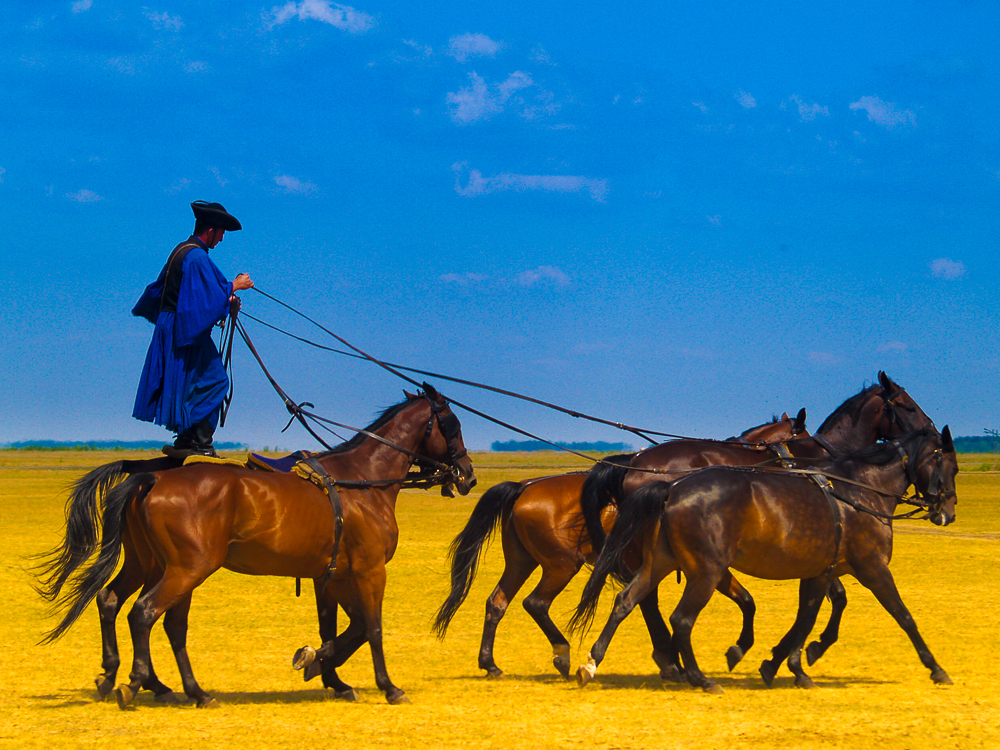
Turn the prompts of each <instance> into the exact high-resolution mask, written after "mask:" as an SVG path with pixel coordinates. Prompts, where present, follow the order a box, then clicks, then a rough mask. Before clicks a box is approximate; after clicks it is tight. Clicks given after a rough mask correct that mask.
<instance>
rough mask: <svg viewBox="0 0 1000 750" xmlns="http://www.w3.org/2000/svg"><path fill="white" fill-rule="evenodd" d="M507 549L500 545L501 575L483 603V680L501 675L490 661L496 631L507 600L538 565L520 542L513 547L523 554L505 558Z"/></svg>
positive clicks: (480, 655)
mask: <svg viewBox="0 0 1000 750" xmlns="http://www.w3.org/2000/svg"><path fill="white" fill-rule="evenodd" d="M505 541H506V540H505ZM510 546H513V545H507V544H505V545H504V569H503V574H502V575H501V576H500V581H499V582H498V583H497V585H496V588H494V589H493V593H491V594H490V595H489V598H487V600H486V618H485V620H484V621H483V639H482V642H481V643H480V645H479V668H480V669H485V670H486V674H487V676H488V677H493V678H496V677H500V676H501V675H503V670H501V669H500V667H498V666H497V665H496V662H495V661H494V660H493V642H494V640H496V636H497V627H498V626H499V625H500V620H502V619H503V616H504V614H505V613H506V612H507V607H509V606H510V601H511V599H513V598H514V596H515V595H516V594H517V592H518V591H520V589H521V587H522V586H523V585H524V582H525V581H527V580H528V576H530V575H531V574H532V573H533V572H534V570H535V568H537V567H538V563H537V562H535V560H534V559H533V558H532V557H531V556H530V555H528V552H527V550H524V547H523V546H522V545H521V544H520V542H518V543H517V545H516V546H517V547H520V548H521V550H522V551H523V554H517V553H511V554H508V547H510ZM529 613H530V610H529ZM543 630H544V629H543ZM550 640H551V639H550ZM567 645H568V644H567Z"/></svg>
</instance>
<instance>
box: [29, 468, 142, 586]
mask: <svg viewBox="0 0 1000 750" xmlns="http://www.w3.org/2000/svg"><path fill="white" fill-rule="evenodd" d="M127 474H128V471H127V470H126V468H125V461H114V462H112V463H110V464H105V465H104V466H98V467H97V468H96V469H93V470H91V471H89V472H87V473H86V474H84V475H83V476H82V477H81V478H80V479H78V480H76V481H75V482H74V483H73V485H72V487H71V489H70V494H69V498H67V500H66V538H65V539H64V540H63V543H62V544H60V545H59V546H57V547H56V548H55V549H53V550H51V551H50V552H47V553H43V554H42V555H40V556H39V559H40V560H41V562H40V564H39V566H38V568H36V576H37V578H38V579H39V582H40V583H39V585H37V586H36V587H35V590H36V591H38V593H39V594H40V595H41V596H42V597H43V598H44V599H47V600H48V601H50V602H51V601H55V599H56V597H58V596H59V592H60V591H61V590H62V587H63V584H65V583H66V580H67V579H68V578H69V577H70V576H71V575H72V574H73V573H74V572H75V571H76V569H77V568H79V567H80V565H82V564H83V563H84V561H86V560H87V558H89V557H90V556H91V555H93V554H94V551H95V550H96V549H97V545H98V543H99V541H100V540H99V539H98V535H97V532H98V528H99V525H98V520H99V518H100V501H101V499H102V498H104V497H106V496H107V494H108V492H109V491H110V490H111V488H112V487H114V486H115V485H116V484H118V482H120V481H121V480H122V479H124V478H125V476H127Z"/></svg>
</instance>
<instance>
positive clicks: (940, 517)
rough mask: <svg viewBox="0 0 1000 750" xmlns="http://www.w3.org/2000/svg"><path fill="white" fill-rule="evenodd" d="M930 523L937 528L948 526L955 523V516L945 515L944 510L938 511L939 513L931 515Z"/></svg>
mask: <svg viewBox="0 0 1000 750" xmlns="http://www.w3.org/2000/svg"><path fill="white" fill-rule="evenodd" d="M930 521H931V523H932V524H934V525H935V526H947V525H948V524H950V523H954V521H955V514H954V513H945V512H944V511H943V510H942V511H938V512H937V513H934V514H932V515H931V517H930Z"/></svg>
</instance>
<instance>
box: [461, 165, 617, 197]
mask: <svg viewBox="0 0 1000 750" xmlns="http://www.w3.org/2000/svg"><path fill="white" fill-rule="evenodd" d="M452 169H453V170H454V172H455V192H456V193H458V194H459V195H461V196H465V197H467V198H471V197H474V196H478V195H486V194H488V193H502V192H508V191H514V192H518V193H522V192H525V191H528V190H541V191H543V192H549V193H584V194H587V195H589V196H590V198H591V199H592V200H594V201H597V202H598V203H604V201H605V200H606V199H607V195H608V181H607V180H605V179H598V178H594V177H580V176H574V175H534V174H512V173H510V172H504V173H501V174H497V175H493V176H492V177H484V176H483V174H482V172H480V171H479V170H478V169H473V170H470V171H469V173H468V176H467V179H466V182H465V186H464V187H463V186H462V175H463V173H464V172H465V170H466V169H467V164H466V163H464V162H460V163H458V164H454V165H452Z"/></svg>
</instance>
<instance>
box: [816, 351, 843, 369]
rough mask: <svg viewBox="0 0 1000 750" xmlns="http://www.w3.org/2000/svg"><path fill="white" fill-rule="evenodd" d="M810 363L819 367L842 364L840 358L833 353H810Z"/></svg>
mask: <svg viewBox="0 0 1000 750" xmlns="http://www.w3.org/2000/svg"><path fill="white" fill-rule="evenodd" d="M809 361H810V362H812V363H813V364H814V365H817V366H818V367H833V366H834V365H838V364H840V357H838V356H837V355H836V354H833V353H832V352H809Z"/></svg>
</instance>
